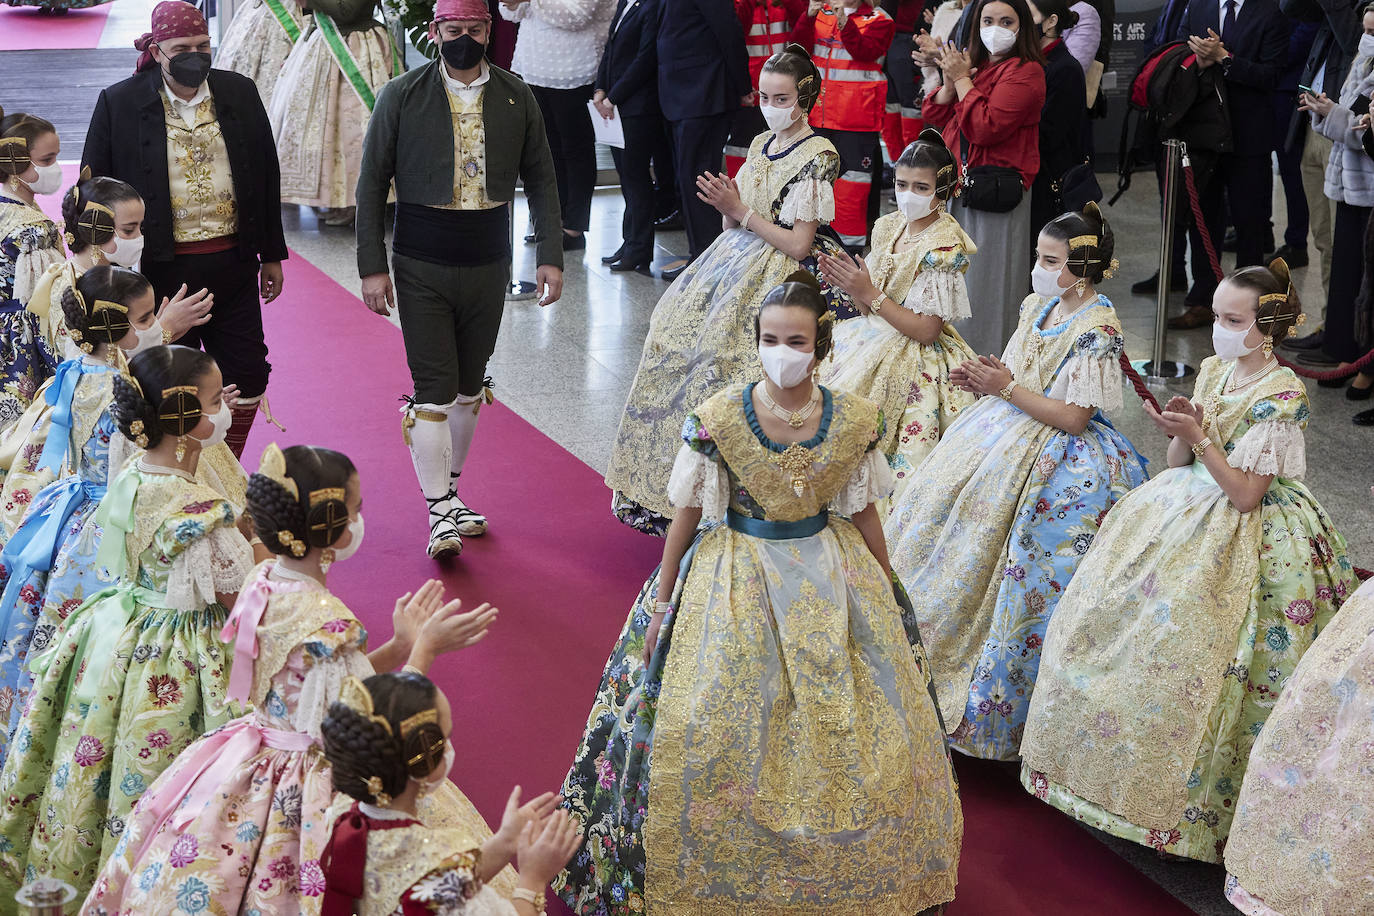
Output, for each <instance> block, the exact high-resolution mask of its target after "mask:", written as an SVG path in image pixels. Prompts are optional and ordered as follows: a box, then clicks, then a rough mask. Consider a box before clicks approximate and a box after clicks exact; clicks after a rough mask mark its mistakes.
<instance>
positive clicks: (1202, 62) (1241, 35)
mask: <svg viewBox="0 0 1374 916" xmlns="http://www.w3.org/2000/svg"><path fill="white" fill-rule="evenodd" d="M1288 32H1289V29H1288V24H1287V22H1286V21H1285V20H1284V18H1283V14H1282V13H1280V12H1279V7H1278V3H1277V2H1276V0H1192V2H1190V3H1189V4H1188V9H1187V11H1186V12H1185V13H1184V14H1183V21H1182V22H1181V23H1179V27H1178V32H1177V33H1176V36H1175V37H1176V38H1178V39H1179V40H1183V41H1187V42H1188V44H1189V47H1190V48H1191V49H1192V51H1193V53H1194V54H1196V55H1197V58H1198V65H1199V66H1201V67H1203V68H1208V67H1219V68H1220V69H1221V72H1222V75H1223V77H1224V79H1225V83H1226V92H1227V98H1228V105H1227V108H1228V111H1229V115H1230V121H1231V141H1232V148H1231V152H1229V153H1221V154H1220V155H1219V156H1218V157H1217V162H1216V167H1215V168H1214V169H1213V171H1212V174H1211V176H1210V178H1209V179H1208V180H1207V181H1206V182H1205V184H1204V186H1203V187H1202V188H1201V189H1200V196H1201V204H1202V214H1203V218H1204V219H1205V220H1206V223H1207V231H1208V233H1209V234H1210V235H1211V237H1212V241H1213V242H1214V243H1215V244H1216V245H1217V246H1218V247H1220V245H1221V237H1222V234H1223V233H1224V232H1225V231H1226V206H1227V203H1228V202H1229V203H1230V207H1231V217H1232V220H1233V221H1234V222H1235V226H1236V266H1237V267H1248V266H1250V265H1252V264H1262V263H1264V253H1265V251H1264V249H1265V243H1266V241H1267V239H1266V238H1265V235H1266V233H1267V231H1268V228H1269V217H1270V215H1271V210H1272V206H1273V192H1274V175H1273V170H1272V168H1271V166H1270V164H1269V163H1270V153H1271V151H1272V150H1273V148H1274V143H1273V127H1274V123H1273V122H1274V119H1273V117H1272V116H1271V115H1270V112H1271V111H1272V110H1273V94H1274V90H1275V89H1276V88H1277V87H1278V84H1279V77H1280V75H1281V74H1282V72H1283V67H1284V62H1285V61H1286V59H1287V56H1288ZM1190 236H1191V237H1190V240H1189V241H1190V249H1191V251H1192V253H1193V257H1192V261H1193V285H1192V288H1191V289H1190V290H1189V291H1188V296H1187V298H1186V299H1185V300H1184V301H1185V302H1186V304H1187V306H1188V310H1187V311H1186V312H1185V313H1184V314H1183V315H1180V316H1178V317H1176V318H1173V319H1171V320H1170V322H1169V325H1170V327H1175V328H1197V327H1202V326H1204V325H1209V324H1211V323H1212V293H1213V292H1214V291H1215V290H1216V288H1217V280H1216V278H1215V277H1214V276H1213V275H1212V271H1211V268H1210V266H1208V265H1207V263H1206V259H1205V258H1203V257H1201V253H1202V251H1203V247H1202V243H1201V238H1200V237H1199V236H1198V235H1197V231H1196V230H1195V229H1194V230H1192V231H1191V232H1190Z"/></svg>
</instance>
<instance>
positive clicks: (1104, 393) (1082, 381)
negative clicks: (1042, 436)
mask: <svg viewBox="0 0 1374 916" xmlns="http://www.w3.org/2000/svg"><path fill="white" fill-rule="evenodd" d="M1047 397H1051V398H1054V399H1055V400H1056V401H1065V402H1067V403H1069V404H1077V405H1078V406H1079V407H1100V408H1102V409H1103V410H1119V409H1120V408H1121V405H1122V399H1121V364H1120V363H1118V362H1117V361H1116V360H1115V359H1113V358H1112V357H1109V356H1093V355H1092V354H1090V353H1084V352H1081V351H1080V352H1078V353H1074V354H1073V355H1072V356H1070V357H1069V361H1068V363H1067V364H1066V365H1065V366H1064V369H1063V371H1062V372H1060V373H1059V377H1058V378H1056V379H1055V380H1054V384H1053V385H1052V386H1050V393H1049V394H1048V395H1047Z"/></svg>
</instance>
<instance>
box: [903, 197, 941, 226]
mask: <svg viewBox="0 0 1374 916" xmlns="http://www.w3.org/2000/svg"><path fill="white" fill-rule="evenodd" d="M897 209H898V210H901V211H902V215H903V216H905V217H906V218H907V219H909V220H913V219H921V218H922V217H925V216H929V215H930V212H931V211H932V210H934V209H935V195H934V194H917V193H916V192H915V191H898V192H897Z"/></svg>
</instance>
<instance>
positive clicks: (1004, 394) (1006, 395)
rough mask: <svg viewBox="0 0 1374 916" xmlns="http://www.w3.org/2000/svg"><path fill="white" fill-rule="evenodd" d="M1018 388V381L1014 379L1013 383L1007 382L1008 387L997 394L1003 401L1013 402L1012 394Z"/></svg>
mask: <svg viewBox="0 0 1374 916" xmlns="http://www.w3.org/2000/svg"><path fill="white" fill-rule="evenodd" d="M1016 387H1017V386H1016V379H1012V380H1011V381H1009V382H1007V387H1005V388H1002V389H1001V390H999V391H998V392H997V394H998V395H999V396H1000V397H1001V398H1002V400H1004V401H1011V393H1012V392H1013V391H1015V390H1016Z"/></svg>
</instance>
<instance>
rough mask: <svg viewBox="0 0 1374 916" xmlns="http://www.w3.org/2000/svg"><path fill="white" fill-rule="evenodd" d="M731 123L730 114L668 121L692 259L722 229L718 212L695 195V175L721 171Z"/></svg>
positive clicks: (684, 224)
mask: <svg viewBox="0 0 1374 916" xmlns="http://www.w3.org/2000/svg"><path fill="white" fill-rule="evenodd" d="M732 122H733V118H731V117H730V115H729V114H714V115H709V116H707V117H704V118H684V119H683V120H681V121H673V122H671V123H672V125H673V156H674V165H675V166H676V167H677V187H678V193H679V194H680V195H681V197H682V224H683V226H684V227H685V228H686V229H687V245H688V248H689V249H690V252H691V257H692V258H694V259H695V258H697V257H699V256H700V255H701V253H702V252H703V251H705V250H706V248H707V246H709V245H710V244H711V243H712V242H714V241H715V240H716V236H718V235H720V232H721V228H720V212H719V211H718V210H716V208H715V207H712V206H711V205H710V204H707V203H704V202H703V201H702V200H701V198H699V197H697V176H698V175H700V174H701V173H702V172H711V173H712V174H715V173H718V172H720V171H721V170H722V168H723V166H722V162H723V159H724V155H725V139H726V138H727V137H729V136H730V125H731V123H732Z"/></svg>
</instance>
